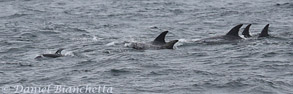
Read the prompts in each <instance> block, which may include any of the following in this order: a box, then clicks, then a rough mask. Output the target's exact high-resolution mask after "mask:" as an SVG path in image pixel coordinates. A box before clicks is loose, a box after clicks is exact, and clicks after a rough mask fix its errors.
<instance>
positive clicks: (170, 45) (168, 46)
mask: <svg viewBox="0 0 293 94" xmlns="http://www.w3.org/2000/svg"><path fill="white" fill-rule="evenodd" d="M177 42H178V40H172V41H170V42H168V43H166V44H165V48H166V49H173V47H174V45H175V43H177Z"/></svg>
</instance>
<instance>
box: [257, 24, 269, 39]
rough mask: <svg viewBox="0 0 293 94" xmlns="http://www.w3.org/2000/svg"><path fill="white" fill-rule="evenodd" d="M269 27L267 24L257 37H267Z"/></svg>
mask: <svg viewBox="0 0 293 94" xmlns="http://www.w3.org/2000/svg"><path fill="white" fill-rule="evenodd" d="M269 25H270V24H267V25H266V26H265V27H264V28H263V29H262V31H261V33H260V34H259V36H258V37H267V36H270V35H269V33H268V31H269Z"/></svg>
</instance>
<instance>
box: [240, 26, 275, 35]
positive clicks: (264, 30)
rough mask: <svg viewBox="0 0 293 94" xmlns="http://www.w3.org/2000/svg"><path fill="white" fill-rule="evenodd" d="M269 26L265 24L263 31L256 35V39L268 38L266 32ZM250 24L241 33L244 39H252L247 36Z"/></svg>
mask: <svg viewBox="0 0 293 94" xmlns="http://www.w3.org/2000/svg"><path fill="white" fill-rule="evenodd" d="M269 25H270V24H267V25H266V26H265V27H264V28H263V30H262V31H261V33H260V34H259V35H258V38H260V37H268V36H270V35H269V34H268V31H269ZM250 26H251V24H249V25H247V27H246V28H245V29H244V31H243V32H242V35H243V36H244V37H245V38H250V37H252V36H251V35H250V34H249V28H250Z"/></svg>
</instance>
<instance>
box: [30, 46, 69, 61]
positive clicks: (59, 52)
mask: <svg viewBox="0 0 293 94" xmlns="http://www.w3.org/2000/svg"><path fill="white" fill-rule="evenodd" d="M62 50H64V48H60V49H58V50H57V51H56V52H55V54H42V55H40V56H37V57H36V58H35V59H38V58H43V57H48V58H57V57H62V56H64V55H62V54H61V51H62Z"/></svg>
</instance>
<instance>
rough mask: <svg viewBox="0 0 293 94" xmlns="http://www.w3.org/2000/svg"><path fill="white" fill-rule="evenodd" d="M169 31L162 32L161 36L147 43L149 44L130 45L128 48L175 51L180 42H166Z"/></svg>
mask: <svg viewBox="0 0 293 94" xmlns="http://www.w3.org/2000/svg"><path fill="white" fill-rule="evenodd" d="M167 33H168V31H164V32H162V33H161V34H160V35H159V36H157V37H156V38H155V39H154V40H153V41H151V42H147V43H130V44H129V45H128V47H131V48H134V49H140V50H144V49H173V47H174V45H175V43H177V42H178V40H172V41H169V42H166V41H165V37H166V34H167Z"/></svg>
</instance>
